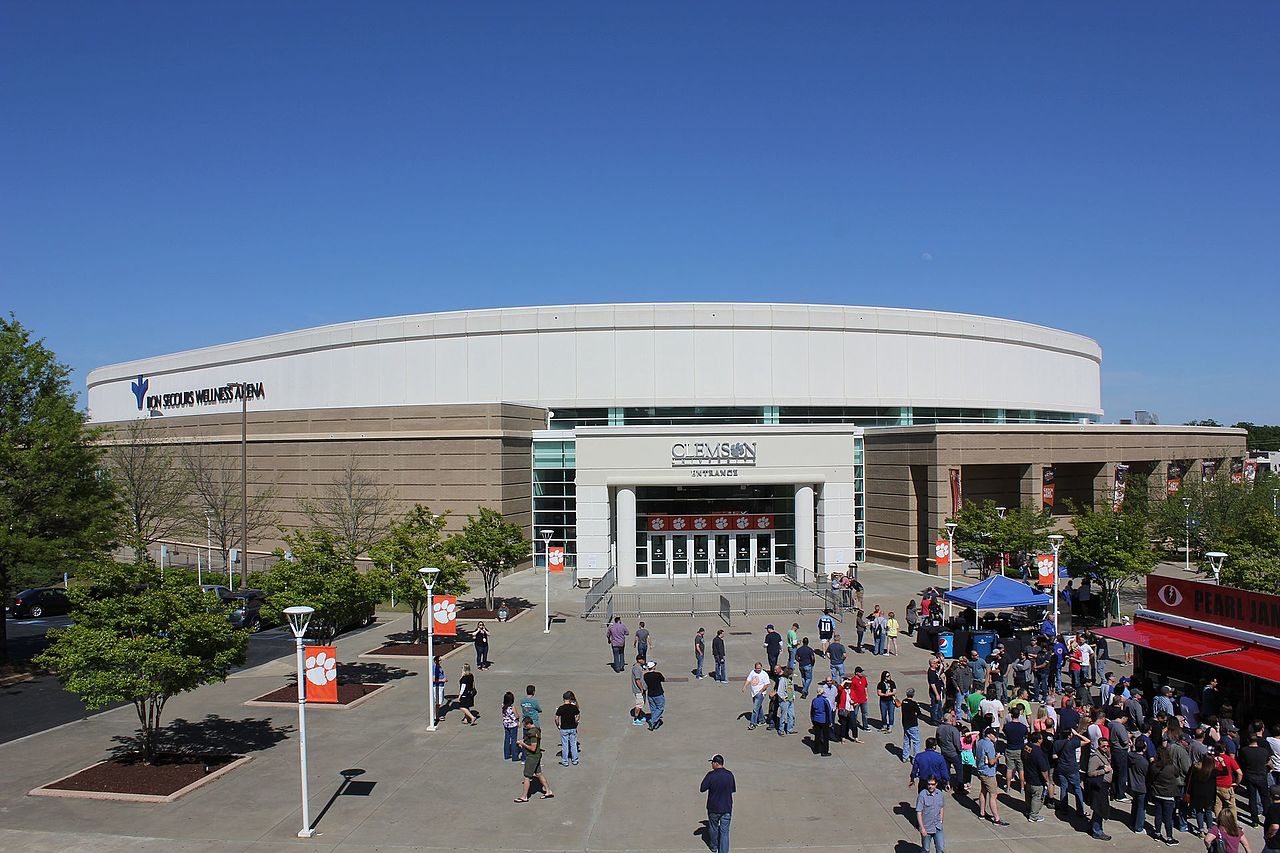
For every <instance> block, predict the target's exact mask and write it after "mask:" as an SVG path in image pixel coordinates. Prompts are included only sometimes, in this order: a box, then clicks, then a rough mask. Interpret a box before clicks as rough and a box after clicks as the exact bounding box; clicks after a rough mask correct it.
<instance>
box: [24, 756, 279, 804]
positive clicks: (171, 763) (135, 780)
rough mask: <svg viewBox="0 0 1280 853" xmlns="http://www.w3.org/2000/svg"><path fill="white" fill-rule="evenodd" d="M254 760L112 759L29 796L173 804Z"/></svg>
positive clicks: (195, 757)
mask: <svg viewBox="0 0 1280 853" xmlns="http://www.w3.org/2000/svg"><path fill="white" fill-rule="evenodd" d="M252 760H253V759H252V758H251V757H250V756H247V755H174V754H171V753H169V754H166V753H161V754H160V755H159V756H157V758H156V763H155V764H144V763H143V762H142V760H141V759H140V758H137V757H136V756H126V757H123V758H112V759H108V760H106V761H99V762H98V763H97V764H94V765H91V766H89V767H86V768H85V769H83V770H79V771H77V772H75V773H72V774H71V775H70V776H64V777H62V778H61V779H58V780H56V781H53V782H50V783H49V784H47V785H42V786H41V787H39V788H36V789H35V790H32V791H29V792H28V793H29V794H30V795H31V796H33V797H72V798H78V799H90V800H122V801H126V802H135V803H171V802H173V801H174V800H176V799H178V798H179V797H182V796H185V795H186V794H189V793H190V792H191V791H194V790H195V789H196V788H199V787H200V786H202V785H207V784H209V783H210V782H212V781H213V780H215V779H217V778H218V777H220V776H224V775H226V774H227V773H230V772H231V771H232V770H234V769H236V768H237V767H240V766H241V765H243V764H247V763H248V762H250V761H252ZM206 768H208V772H206Z"/></svg>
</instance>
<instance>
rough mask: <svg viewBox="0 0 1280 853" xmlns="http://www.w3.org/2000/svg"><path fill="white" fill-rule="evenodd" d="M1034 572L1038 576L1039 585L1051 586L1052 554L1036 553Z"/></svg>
mask: <svg viewBox="0 0 1280 853" xmlns="http://www.w3.org/2000/svg"><path fill="white" fill-rule="evenodd" d="M1036 573H1037V574H1038V575H1039V577H1040V586H1053V555H1052V554H1037V555H1036Z"/></svg>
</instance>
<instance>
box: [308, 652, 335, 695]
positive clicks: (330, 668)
mask: <svg viewBox="0 0 1280 853" xmlns="http://www.w3.org/2000/svg"><path fill="white" fill-rule="evenodd" d="M306 672H307V681H309V682H311V683H312V684H314V685H315V686H316V687H324V686H325V685H326V684H328V683H329V682H330V681H334V680H335V679H337V677H338V662H337V661H336V660H335V659H334V658H331V657H329V653H328V652H320V654H318V655H312V656H311V657H309V658H307V667H306Z"/></svg>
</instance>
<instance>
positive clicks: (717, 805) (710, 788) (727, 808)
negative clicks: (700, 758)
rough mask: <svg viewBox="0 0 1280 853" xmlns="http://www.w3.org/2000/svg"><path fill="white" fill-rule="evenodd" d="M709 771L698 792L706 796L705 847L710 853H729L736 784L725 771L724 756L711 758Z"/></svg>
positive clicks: (730, 774) (731, 775) (731, 776)
mask: <svg viewBox="0 0 1280 853" xmlns="http://www.w3.org/2000/svg"><path fill="white" fill-rule="evenodd" d="M710 761H711V770H710V771H709V772H708V773H707V775H706V776H703V777H702V785H701V787H699V788H698V790H699V791H700V792H702V791H705V792H706V794H707V847H708V848H710V849H711V853H729V820H730V818H731V817H732V816H733V795H734V793H735V792H736V791H737V784H736V783H735V781H734V778H733V774H732V773H730V772H729V771H728V770H726V769H725V766H724V756H723V755H720V754H719V753H717V754H716V755H713V756H711V758H710Z"/></svg>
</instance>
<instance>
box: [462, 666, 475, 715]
mask: <svg viewBox="0 0 1280 853" xmlns="http://www.w3.org/2000/svg"><path fill="white" fill-rule="evenodd" d="M458 707H459V708H460V709H461V710H462V722H464V723H466V724H467V725H468V726H474V725H475V724H476V713H475V710H474V709H475V707H476V677H475V676H474V675H472V674H471V664H469V663H464V664H463V665H462V677H461V678H459V679H458Z"/></svg>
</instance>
